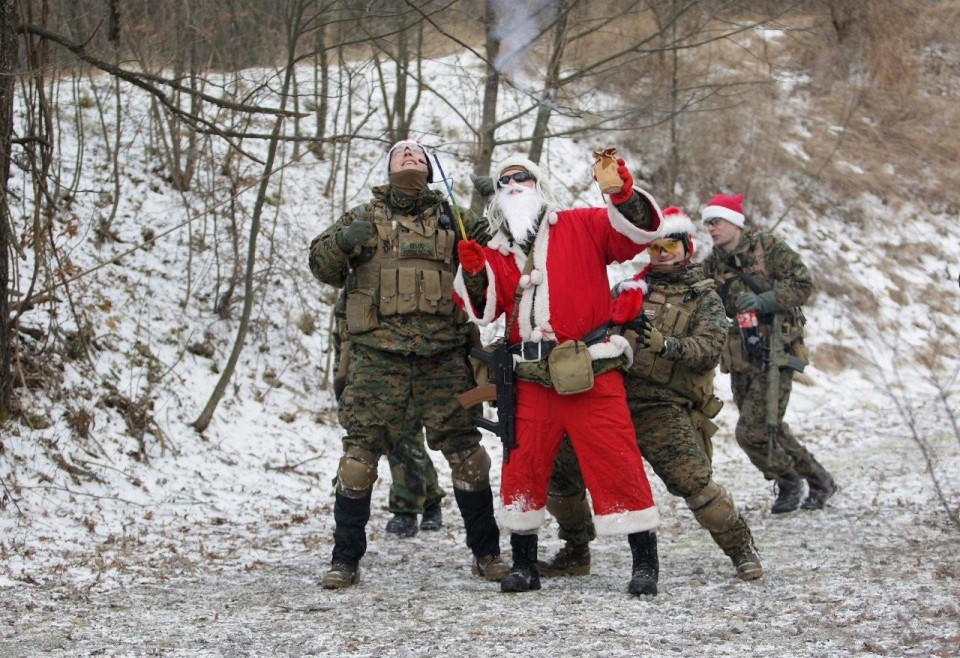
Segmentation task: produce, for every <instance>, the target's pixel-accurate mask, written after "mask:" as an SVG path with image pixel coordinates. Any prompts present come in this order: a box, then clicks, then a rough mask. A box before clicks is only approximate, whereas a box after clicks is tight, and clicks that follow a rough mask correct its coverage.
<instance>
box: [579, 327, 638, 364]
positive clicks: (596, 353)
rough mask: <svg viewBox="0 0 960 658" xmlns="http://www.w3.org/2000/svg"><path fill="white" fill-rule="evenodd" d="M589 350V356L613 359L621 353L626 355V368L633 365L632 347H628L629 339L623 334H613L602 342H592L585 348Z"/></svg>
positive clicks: (594, 358) (593, 358)
mask: <svg viewBox="0 0 960 658" xmlns="http://www.w3.org/2000/svg"><path fill="white" fill-rule="evenodd" d="M587 349H588V350H589V351H590V358H591V359H592V360H594V361H596V360H597V359H614V358H616V357H618V356H620V355H621V354H623V355H624V356H626V357H627V368H629V367H630V366H632V365H633V348H632V347H630V341H629V340H627V339H626V338H624V337H623V336H620V335H617V334H614V335H613V336H610V338H609V339H608V340H606V341H604V342H602V343H594V344H593V345H590V346H589V347H588V348H587Z"/></svg>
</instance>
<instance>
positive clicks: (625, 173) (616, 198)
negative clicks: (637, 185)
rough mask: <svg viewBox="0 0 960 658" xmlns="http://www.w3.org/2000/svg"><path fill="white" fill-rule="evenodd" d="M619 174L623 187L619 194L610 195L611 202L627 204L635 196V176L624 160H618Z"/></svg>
mask: <svg viewBox="0 0 960 658" xmlns="http://www.w3.org/2000/svg"><path fill="white" fill-rule="evenodd" d="M617 173H618V174H619V175H620V180H622V181H623V185H622V186H621V187H620V191H619V192H614V193H613V194H611V195H610V200H611V201H613V202H614V203H615V204H621V203H626V202H627V201H629V200H630V197H632V196H633V174H631V173H630V170H629V169H627V163H626V161H625V160H624V159H623V158H617Z"/></svg>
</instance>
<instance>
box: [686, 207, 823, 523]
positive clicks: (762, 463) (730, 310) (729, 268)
mask: <svg viewBox="0 0 960 658" xmlns="http://www.w3.org/2000/svg"><path fill="white" fill-rule="evenodd" d="M702 218H703V221H704V222H705V223H706V225H707V230H708V231H709V232H710V238H711V239H712V240H713V243H714V249H713V252H712V253H711V254H710V256H709V257H708V258H707V259H706V261H705V262H704V270H705V272H706V274H707V276H710V277H712V278H713V279H714V280H716V281H717V283H718V285H719V286H720V287H719V292H720V297H721V298H722V299H723V302H724V305H725V308H726V313H727V316H728V317H730V318H736V317H737V314H738V313H741V312H743V313H746V312H750V311H754V312H756V313H757V314H758V315H759V320H760V325H761V327H760V328H761V331H764V332H768V331H769V327H770V323H771V322H772V319H773V317H774V315H773V314H774V313H781V314H782V315H783V317H784V324H785V326H786V328H787V329H788V331H785V332H784V333H785V334H788V333H790V331H789V330H790V329H794V328H796V329H799V328H800V327H802V325H803V322H804V319H803V314H802V312H801V310H800V306H801V305H803V304H804V303H805V302H806V301H807V298H808V297H809V296H810V292H811V290H812V289H813V281H812V279H811V278H810V272H809V271H808V270H807V267H806V265H804V263H803V260H802V259H801V258H800V255H799V254H798V253H797V252H796V251H794V250H793V249H792V248H791V247H790V246H789V245H788V244H787V243H786V242H784V241H782V240H779V239H778V238H775V237H774V236H772V235H770V234H769V233H764V232H761V231H757V230H754V229H749V228H745V226H744V224H745V216H744V214H743V195H742V194H737V195H723V194H718V195H716V196H714V197H713V199H711V201H710V203H709V204H708V205H707V207H706V208H704V210H703V214H702ZM764 325H766V326H764ZM786 348H787V352H788V353H789V354H791V355H793V356H795V357H797V358H799V359H800V360H801V361H802V362H806V348H805V347H804V345H803V340H802V338H801V339H798V340H796V341H794V342H793V343H792V344H790V345H788V346H786ZM762 358H763V356H762V354H761V353H760V351H759V350H749V351H747V350H745V349H744V346H743V341H742V340H741V335H740V330H739V325H738V323H734V324H733V325H732V326H731V327H730V330H729V333H728V335H727V345H726V349H725V350H724V353H723V356H722V358H721V361H720V369H721V371H723V372H729V373H730V382H731V386H732V389H733V399H734V401H735V402H736V404H737V408H738V409H739V410H740V419H739V420H738V421H737V429H736V436H737V443H738V444H739V445H740V447H741V448H743V450H744V452H746V453H747V456H748V457H749V458H750V461H751V462H752V463H753V465H754V466H756V467H757V468H758V469H760V472H762V473H763V476H764V477H765V478H766V479H768V480H775V481H776V483H777V487H778V494H777V498H776V500H775V501H774V504H773V506H772V508H771V510H770V511H771V512H772V513H774V514H781V513H784V512H792V511H794V510H796V509H797V508H799V507H803V508H804V509H809V510H818V509H822V508H823V506H824V504H826V502H827V499H829V498H830V496H832V495H833V494H834V493H835V492H836V490H837V485H836V484H835V483H834V480H833V477H831V475H830V474H829V473H828V472H827V470H826V469H825V468H824V467H823V466H822V465H821V464H820V463H819V462H818V461H817V460H816V459H814V457H813V455H812V454H810V451H809V450H807V449H806V448H805V447H804V446H803V444H802V443H800V441H798V440H797V438H796V437H795V436H794V435H793V432H791V431H790V428H789V427H788V426H787V424H786V423H785V422H783V415H784V412H785V411H786V408H787V402H788V401H789V399H790V391H791V389H792V386H793V370H792V369H791V368H783V367H781V368H780V394H779V401H778V407H777V420H778V423H779V426H778V431H777V435H776V437H775V439H773V440H770V439H769V438H768V436H767V435H766V433H765V432H764V428H765V425H766V411H767V401H766V392H767V375H766V373H765V372H763V370H762V369H761V365H762ZM801 478H805V479H806V480H807V484H808V485H809V489H810V491H809V493H808V495H807V497H806V499H803V481H802V479H801ZM801 500H802V501H803V502H802V504H801Z"/></svg>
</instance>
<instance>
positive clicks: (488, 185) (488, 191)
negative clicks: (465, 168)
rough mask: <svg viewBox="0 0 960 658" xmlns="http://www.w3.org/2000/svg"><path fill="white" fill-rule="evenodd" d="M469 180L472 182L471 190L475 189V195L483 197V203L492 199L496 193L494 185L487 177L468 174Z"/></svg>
mask: <svg viewBox="0 0 960 658" xmlns="http://www.w3.org/2000/svg"><path fill="white" fill-rule="evenodd" d="M470 180H472V181H473V189H475V190H476V191H477V193H478V194H479V195H480V196H481V197H483V200H484V201H486V200H487V199H489V198H490V197H492V196H493V195H494V194H495V193H496V191H497V186H496V184H495V183H494V182H493V179H492V178H490V177H489V176H477V175H475V174H470Z"/></svg>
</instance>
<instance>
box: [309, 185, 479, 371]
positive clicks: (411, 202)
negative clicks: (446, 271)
mask: <svg viewBox="0 0 960 658" xmlns="http://www.w3.org/2000/svg"><path fill="white" fill-rule="evenodd" d="M372 191H373V197H374V198H373V199H372V200H371V201H370V202H367V203H365V204H363V205H360V206H357V207H355V208H352V209H350V210H348V211H347V212H346V213H344V214H343V216H341V217H340V218H339V219H338V220H337V221H336V222H334V223H333V225H331V226H330V227H329V228H328V229H327V230H325V231H324V232H323V233H321V234H320V235H319V236H317V237H316V238H314V239H313V241H312V242H311V243H310V255H309V263H310V271H311V272H313V275H314V276H315V277H316V278H317V279H318V280H319V281H321V282H323V283H326V284H328V285H331V286H334V287H337V288H341V287H344V286H345V285H347V283H348V279H349V277H350V275H351V273H352V272H353V271H354V270H355V269H356V268H358V267H359V266H361V265H363V264H365V263H368V262H370V261H371V260H373V259H374V255H375V250H376V249H378V248H379V245H376V240H371V241H369V242H368V243H367V244H365V245H362V246H358V247H356V248H354V249H353V251H351V252H350V253H344V252H343V250H342V249H340V247H339V246H338V245H337V243H336V240H335V236H336V234H337V232H338V231H339V230H340V229H341V228H343V227H344V226H347V225H349V224H350V223H352V222H354V221H356V220H357V219H358V218H366V219H367V220H369V221H374V216H375V212H374V206H375V205H377V204H382V205H384V206H385V207H386V209H387V211H388V212H389V213H390V214H391V215H392V216H396V217H405V218H412V219H413V220H414V221H417V222H422V223H424V224H426V225H427V226H430V225H433V226H438V227H440V228H444V229H447V230H450V231H454V232H455V234H456V239H460V237H461V236H460V230H459V228H458V227H457V226H456V220H455V218H453V217H450V210H449V206H446V205H445V204H444V200H445V196H444V195H443V193H441V192H437V191H434V190H429V189H428V190H424V191H423V192H422V193H421V194H420V196H419V197H417V198H415V199H414V198H413V197H410V196H408V195H406V194H404V193H402V192H400V191H399V190H397V189H395V188H392V187H391V186H389V185H383V186H379V187H375V188H373V190H372ZM460 213H461V217H462V219H463V221H464V223H465V224H466V225H467V227H468V229H467V232H468V235H473V234H474V233H478V232H481V231H482V230H483V228H484V226H485V225H484V223H483V221H482V220H480V219H478V218H477V217H475V216H474V215H473V214H472V213H470V211H469V210H465V209H460ZM398 227H399V228H398V229H397V230H399V231H400V232H401V233H402V232H403V231H405V230H407V229H406V228H405V227H404V226H403V225H402V224H398ZM375 245H376V246H375ZM451 248H452V259H453V262H452V265H451V267H452V269H454V270H455V268H456V266H457V261H456V258H457V249H456V245H455V244H454V245H451ZM348 287H349V286H348ZM373 294H374V295H377V294H378V292H377V291H373ZM470 332H471V325H470V323H468V322H467V321H466V317H465V316H464V315H463V314H462V313H460V312H456V311H455V309H453V308H451V311H450V313H446V314H428V313H420V312H412V313H406V314H401V315H396V314H394V315H390V316H389V317H383V316H382V315H379V317H378V319H377V326H376V328H374V329H373V330H371V331H366V332H364V333H360V334H356V335H351V336H350V339H351V341H352V342H353V343H355V344H358V345H365V346H367V347H373V348H375V349H380V350H384V351H387V352H394V353H399V354H415V355H418V356H430V355H434V354H438V353H440V352H444V351H447V350H450V349H455V348H465V346H466V344H467V340H468V337H469V335H470Z"/></svg>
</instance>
